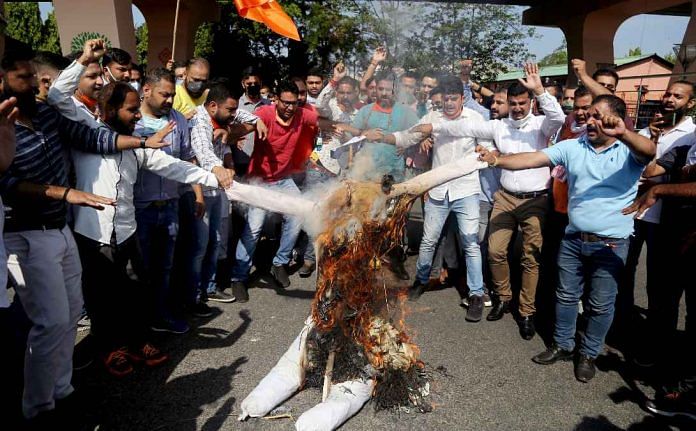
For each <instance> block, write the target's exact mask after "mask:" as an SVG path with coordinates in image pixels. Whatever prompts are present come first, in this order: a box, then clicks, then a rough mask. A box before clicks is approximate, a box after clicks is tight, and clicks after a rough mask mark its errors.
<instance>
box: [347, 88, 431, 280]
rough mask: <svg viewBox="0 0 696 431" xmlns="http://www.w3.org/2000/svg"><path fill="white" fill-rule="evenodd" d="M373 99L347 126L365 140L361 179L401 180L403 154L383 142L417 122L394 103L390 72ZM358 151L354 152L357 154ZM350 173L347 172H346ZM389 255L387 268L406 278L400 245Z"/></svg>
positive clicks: (362, 151)
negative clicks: (389, 136) (389, 176)
mask: <svg viewBox="0 0 696 431" xmlns="http://www.w3.org/2000/svg"><path fill="white" fill-rule="evenodd" d="M376 81H377V102H375V103H371V104H369V105H367V106H363V107H362V108H360V110H359V111H358V113H357V115H356V116H355V118H354V119H353V123H352V124H351V127H352V128H353V129H354V130H353V132H355V133H353V134H354V135H355V136H359V135H362V136H365V138H366V140H367V143H366V144H364V145H363V148H362V149H361V150H360V153H362V155H361V157H358V159H360V160H362V162H363V163H370V167H369V169H367V172H364V174H363V177H362V178H360V179H361V180H367V181H381V180H382V178H383V177H384V176H385V175H391V176H392V177H393V178H394V180H395V181H396V182H401V181H403V180H404V174H405V169H406V164H405V161H404V157H403V155H402V154H400V153H399V152H398V151H397V149H396V147H395V146H394V145H390V144H388V143H386V142H384V141H383V139H384V136H385V135H387V134H390V133H394V132H399V131H402V130H406V129H408V128H409V127H411V126H413V125H414V124H416V122H418V116H416V113H415V111H413V110H412V109H410V108H409V107H407V106H405V105H402V104H400V103H396V99H395V98H396V94H395V89H396V80H395V78H394V76H393V75H389V74H385V75H381V76H378V77H377V79H376ZM360 153H358V154H359V155H360ZM352 169H357V170H358V171H365V166H353V167H352ZM349 175H350V172H349ZM394 250H395V251H394V252H393V253H392V256H390V258H389V261H390V269H391V270H392V272H393V273H394V275H396V276H397V277H398V278H400V279H401V280H408V279H409V275H408V272H407V271H406V269H405V268H404V265H403V260H402V256H401V255H400V252H401V248H400V247H395V248H394Z"/></svg>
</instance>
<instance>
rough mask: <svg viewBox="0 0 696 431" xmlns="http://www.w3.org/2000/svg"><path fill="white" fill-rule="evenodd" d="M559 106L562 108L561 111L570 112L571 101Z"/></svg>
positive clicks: (571, 108)
mask: <svg viewBox="0 0 696 431" xmlns="http://www.w3.org/2000/svg"><path fill="white" fill-rule="evenodd" d="M561 108H563V112H570V111H572V110H573V102H566V103H563V105H561Z"/></svg>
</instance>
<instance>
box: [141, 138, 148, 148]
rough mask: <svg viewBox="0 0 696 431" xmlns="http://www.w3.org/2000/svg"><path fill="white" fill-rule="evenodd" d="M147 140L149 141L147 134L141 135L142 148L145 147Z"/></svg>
mask: <svg viewBox="0 0 696 431" xmlns="http://www.w3.org/2000/svg"><path fill="white" fill-rule="evenodd" d="M145 142H147V138H146V137H145V136H141V137H140V148H145Z"/></svg>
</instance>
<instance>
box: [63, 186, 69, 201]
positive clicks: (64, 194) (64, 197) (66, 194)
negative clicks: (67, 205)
mask: <svg viewBox="0 0 696 431" xmlns="http://www.w3.org/2000/svg"><path fill="white" fill-rule="evenodd" d="M70 190H71V188H70V187H68V188H67V189H65V192H64V193H63V198H62V199H61V200H62V201H65V200H66V199H67V198H68V193H70Z"/></svg>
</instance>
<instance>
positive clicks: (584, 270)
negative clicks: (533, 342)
mask: <svg viewBox="0 0 696 431" xmlns="http://www.w3.org/2000/svg"><path fill="white" fill-rule="evenodd" d="M545 112H547V113H549V111H548V110H545ZM625 115H626V104H625V103H624V102H623V101H622V100H621V99H619V98H618V97H616V96H609V95H603V96H599V97H597V98H596V99H595V100H594V102H593V104H592V107H591V108H590V111H589V112H588V116H589V120H588V122H587V134H584V135H582V136H581V137H580V138H579V139H571V140H566V141H563V142H559V143H558V144H556V145H554V146H552V147H549V148H544V149H542V150H541V151H535V152H523V153H519V154H508V155H504V156H498V155H496V154H495V153H492V152H488V151H485V150H484V151H481V157H480V158H481V160H483V161H485V162H488V163H489V164H490V165H492V166H500V167H501V168H503V169H505V170H507V171H519V170H524V169H535V168H540V167H550V166H558V165H562V166H564V167H565V168H566V171H567V172H568V184H569V197H570V201H569V205H568V215H569V219H570V222H569V224H568V228H567V229H566V235H565V237H564V238H563V242H562V243H561V250H560V252H559V255H558V267H559V279H560V283H559V285H558V287H557V290H556V296H557V299H556V324H555V329H554V334H553V341H554V342H553V344H552V345H551V346H550V347H549V348H548V349H547V350H546V351H544V352H542V353H540V354H538V355H537V356H535V357H534V358H533V361H534V362H536V363H538V364H541V365H548V364H553V363H555V362H557V361H563V360H570V359H572V357H573V351H574V348H575V324H576V320H577V313H578V301H579V300H580V298H581V297H582V295H583V294H584V293H587V295H588V306H589V308H590V309H589V310H588V311H589V312H588V315H589V318H588V322H587V328H586V329H585V332H584V333H583V334H582V336H581V337H580V346H579V348H578V352H577V353H578V355H577V360H576V363H575V377H576V379H577V380H578V381H580V382H583V383H586V382H588V381H590V380H591V379H592V378H593V377H594V375H595V373H596V369H595V365H594V362H595V359H596V358H597V356H598V355H599V354H600V353H601V351H602V349H603V347H604V338H605V337H606V334H607V332H608V331H609V327H610V326H611V322H612V319H613V315H614V300H615V299H616V293H617V287H618V280H619V279H620V277H621V273H622V271H623V269H624V265H625V262H626V255H627V253H628V241H629V240H628V237H629V236H630V235H631V232H632V231H633V221H632V220H631V217H630V216H626V215H624V214H622V213H621V210H622V209H623V208H625V207H627V206H628V205H630V204H631V203H632V202H633V199H634V198H635V196H636V193H637V191H638V178H640V175H641V172H643V169H644V168H645V166H646V165H647V164H648V163H649V162H650V160H652V158H653V157H654V155H655V145H654V144H653V143H652V142H651V141H650V139H648V138H646V137H644V136H641V135H639V134H637V133H634V132H631V131H629V130H628V129H627V128H626V125H625V124H624V122H623V120H622V118H623V117H624V116H625ZM585 280H590V285H589V286H587V287H588V288H589V289H588V290H587V291H586V290H585Z"/></svg>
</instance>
